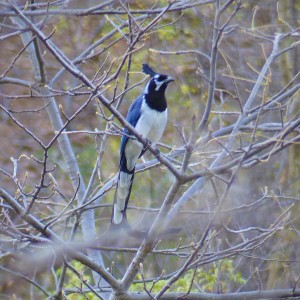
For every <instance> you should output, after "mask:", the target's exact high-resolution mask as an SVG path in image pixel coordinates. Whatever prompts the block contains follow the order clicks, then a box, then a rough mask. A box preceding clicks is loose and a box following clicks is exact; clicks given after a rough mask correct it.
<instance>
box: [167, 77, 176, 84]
mask: <svg viewBox="0 0 300 300" xmlns="http://www.w3.org/2000/svg"><path fill="white" fill-rule="evenodd" d="M174 80H175V79H174V78H173V77H171V76H168V78H167V79H166V80H165V82H166V83H169V82H172V81H174Z"/></svg>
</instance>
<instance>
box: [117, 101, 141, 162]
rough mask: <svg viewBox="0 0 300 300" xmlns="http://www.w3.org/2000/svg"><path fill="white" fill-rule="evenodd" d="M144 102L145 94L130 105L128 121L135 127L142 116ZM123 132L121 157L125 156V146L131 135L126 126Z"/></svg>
mask: <svg viewBox="0 0 300 300" xmlns="http://www.w3.org/2000/svg"><path fill="white" fill-rule="evenodd" d="M142 103H143V96H140V97H138V98H137V99H136V100H134V102H133V103H132V104H131V105H130V107H129V110H128V113H127V117H126V121H127V122H128V123H129V124H130V125H132V126H133V127H135V125H136V123H137V121H138V120H139V118H140V116H141V107H142ZM123 132H124V135H123V136H122V139H121V146H120V157H121V158H122V156H123V153H124V150H125V146H126V144H127V141H128V135H130V132H129V131H128V130H127V129H126V128H124V131H123Z"/></svg>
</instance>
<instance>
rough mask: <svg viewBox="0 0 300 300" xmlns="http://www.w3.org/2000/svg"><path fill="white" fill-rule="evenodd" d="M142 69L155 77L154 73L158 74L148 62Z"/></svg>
mask: <svg viewBox="0 0 300 300" xmlns="http://www.w3.org/2000/svg"><path fill="white" fill-rule="evenodd" d="M142 71H143V72H144V73H145V74H146V75H150V77H153V76H154V75H156V74H157V73H156V72H155V71H154V70H153V69H152V68H151V67H150V66H149V65H148V64H143V67H142Z"/></svg>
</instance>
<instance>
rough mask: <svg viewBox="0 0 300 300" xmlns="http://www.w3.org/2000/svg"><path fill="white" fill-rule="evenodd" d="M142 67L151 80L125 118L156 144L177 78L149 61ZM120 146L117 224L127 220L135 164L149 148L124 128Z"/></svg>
mask: <svg viewBox="0 0 300 300" xmlns="http://www.w3.org/2000/svg"><path fill="white" fill-rule="evenodd" d="M142 71H143V72H144V73H145V74H147V75H150V78H151V79H150V81H149V82H148V84H147V85H146V87H145V90H144V92H143V94H142V95H140V96H139V97H138V98H137V99H136V100H135V101H134V102H133V103H132V104H131V106H130V108H129V111H128V114H127V117H126V120H127V122H128V123H130V124H131V125H132V126H133V127H134V128H135V130H136V131H137V132H138V133H140V134H141V136H142V137H143V138H145V139H148V140H149V142H151V144H152V145H153V146H155V144H156V143H157V142H158V141H159V139H160V138H161V136H162V134H163V132H164V130H165V127H166V124H167V118H168V113H167V101H166V97H165V90H166V88H167V86H168V84H169V83H170V82H171V81H174V79H173V78H172V77H170V76H167V75H163V74H159V73H156V72H155V71H154V70H153V69H152V68H150V67H149V65H147V64H143V67H142ZM123 132H124V135H123V136H122V140H121V147H120V165H119V168H120V169H119V176H118V182H117V188H116V192H115V196H114V205H113V212H112V217H111V222H112V224H114V225H118V224H121V223H122V222H123V221H124V220H126V208H127V205H128V201H129V197H130V193H131V188H132V183H133V178H134V170H135V165H136V162H137V160H138V158H139V157H141V156H142V155H143V154H144V152H145V151H146V149H144V146H143V144H142V143H140V142H138V141H137V140H136V139H135V138H130V135H131V133H130V132H129V131H128V130H127V129H124V131H123Z"/></svg>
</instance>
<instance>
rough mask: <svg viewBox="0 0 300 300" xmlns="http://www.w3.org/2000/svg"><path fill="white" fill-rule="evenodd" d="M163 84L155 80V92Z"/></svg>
mask: <svg viewBox="0 0 300 300" xmlns="http://www.w3.org/2000/svg"><path fill="white" fill-rule="evenodd" d="M163 83H164V81H157V80H155V84H156V88H155V90H156V91H158V90H159V89H160V87H161V86H162V84H163Z"/></svg>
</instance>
